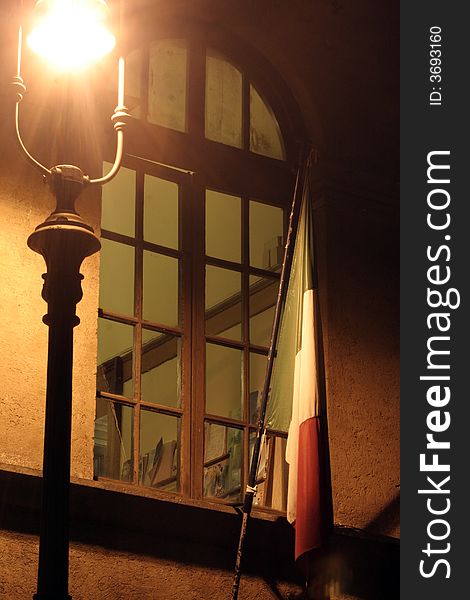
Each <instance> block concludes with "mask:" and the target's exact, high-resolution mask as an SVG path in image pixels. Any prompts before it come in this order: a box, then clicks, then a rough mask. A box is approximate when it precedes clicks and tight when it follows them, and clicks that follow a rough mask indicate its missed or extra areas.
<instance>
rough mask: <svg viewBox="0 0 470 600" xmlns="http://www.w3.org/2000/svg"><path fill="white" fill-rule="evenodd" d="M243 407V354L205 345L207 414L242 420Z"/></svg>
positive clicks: (230, 349)
mask: <svg viewBox="0 0 470 600" xmlns="http://www.w3.org/2000/svg"><path fill="white" fill-rule="evenodd" d="M242 407H243V398H242V352H241V350H237V349H236V348H227V347H226V346H219V345H216V344H206V412H207V413H209V414H213V415H219V416H221V417H230V418H232V419H240V418H241V416H242V412H243V411H242Z"/></svg>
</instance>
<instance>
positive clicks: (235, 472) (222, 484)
mask: <svg viewBox="0 0 470 600" xmlns="http://www.w3.org/2000/svg"><path fill="white" fill-rule="evenodd" d="M242 474H243V431H242V430H241V429H236V428H234V427H225V426H224V425H217V424H216V423H209V422H207V421H206V423H205V424H204V496H205V497H207V498H223V499H224V500H228V501H231V502H234V501H237V500H240V499H241V491H242V490H241V482H242Z"/></svg>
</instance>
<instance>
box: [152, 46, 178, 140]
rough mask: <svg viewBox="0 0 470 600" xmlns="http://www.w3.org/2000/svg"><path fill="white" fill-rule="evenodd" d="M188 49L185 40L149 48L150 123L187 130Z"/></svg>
mask: <svg viewBox="0 0 470 600" xmlns="http://www.w3.org/2000/svg"><path fill="white" fill-rule="evenodd" d="M186 90H187V49H186V42H185V41H184V40H168V39H167V40H157V41H154V42H152V43H151V44H150V47H149V96H148V120H149V122H150V123H156V124H157V125H163V127H170V128H171V129H176V130H178V131H186Z"/></svg>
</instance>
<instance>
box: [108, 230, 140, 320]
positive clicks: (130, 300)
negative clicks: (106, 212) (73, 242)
mask: <svg viewBox="0 0 470 600" xmlns="http://www.w3.org/2000/svg"><path fill="white" fill-rule="evenodd" d="M100 307H101V308H103V309H104V310H108V311H111V312H116V313H122V314H125V315H133V314H134V248H133V247H132V246H127V245H126V244H119V243H118V242H112V241H111V240H107V239H104V238H102V239H101V253H100Z"/></svg>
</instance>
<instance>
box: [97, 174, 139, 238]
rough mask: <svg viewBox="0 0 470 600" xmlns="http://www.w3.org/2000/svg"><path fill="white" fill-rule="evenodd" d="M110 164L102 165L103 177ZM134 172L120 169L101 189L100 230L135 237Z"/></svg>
mask: <svg viewBox="0 0 470 600" xmlns="http://www.w3.org/2000/svg"><path fill="white" fill-rule="evenodd" d="M111 167H112V165H111V163H108V162H104V163H103V175H105V174H106V173H108V171H110V169H111ZM134 222H135V171H133V170H132V169H127V168H126V167H121V168H120V169H119V172H118V174H117V175H116V177H114V179H111V181H110V182H109V183H107V184H106V185H104V186H103V187H102V195H101V228H102V229H107V230H108V231H115V232H116V233H122V234H123V235H128V236H129V237H134V236H135V225H134Z"/></svg>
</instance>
